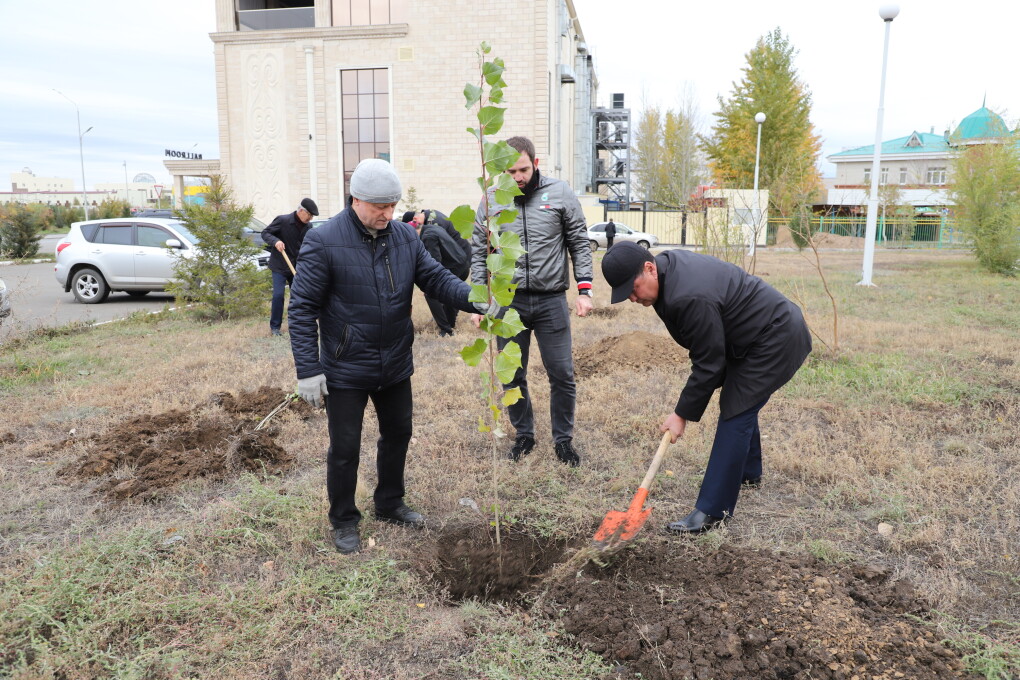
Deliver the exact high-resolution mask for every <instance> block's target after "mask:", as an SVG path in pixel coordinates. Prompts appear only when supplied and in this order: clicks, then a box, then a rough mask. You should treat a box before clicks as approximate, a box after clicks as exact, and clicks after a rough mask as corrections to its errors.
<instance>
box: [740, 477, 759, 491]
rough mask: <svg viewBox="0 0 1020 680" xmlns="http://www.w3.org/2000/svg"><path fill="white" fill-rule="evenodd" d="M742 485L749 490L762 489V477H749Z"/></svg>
mask: <svg viewBox="0 0 1020 680" xmlns="http://www.w3.org/2000/svg"><path fill="white" fill-rule="evenodd" d="M740 485H741V486H743V487H745V488H748V489H758V488H761V477H749V478H748V479H744V480H742V481H741V482H740Z"/></svg>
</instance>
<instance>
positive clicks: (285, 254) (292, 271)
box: [280, 250, 297, 275]
mask: <svg viewBox="0 0 1020 680" xmlns="http://www.w3.org/2000/svg"><path fill="white" fill-rule="evenodd" d="M280 254H281V255H283V261H284V262H286V263H287V266H288V267H290V273H291V274H292V275H296V274H297V272H296V271H294V265H292V264H291V263H290V258H289V257H287V251H286V250H281V251H280Z"/></svg>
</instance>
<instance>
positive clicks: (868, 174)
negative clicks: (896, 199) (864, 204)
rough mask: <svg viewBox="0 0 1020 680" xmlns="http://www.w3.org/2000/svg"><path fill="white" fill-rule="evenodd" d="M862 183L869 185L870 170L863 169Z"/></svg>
mask: <svg viewBox="0 0 1020 680" xmlns="http://www.w3.org/2000/svg"><path fill="white" fill-rule="evenodd" d="M864 183H865V184H871V168H864Z"/></svg>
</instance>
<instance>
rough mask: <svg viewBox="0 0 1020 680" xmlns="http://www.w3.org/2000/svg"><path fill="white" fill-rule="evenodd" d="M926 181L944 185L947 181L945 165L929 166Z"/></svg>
mask: <svg viewBox="0 0 1020 680" xmlns="http://www.w3.org/2000/svg"><path fill="white" fill-rule="evenodd" d="M925 182H927V183H928V184H935V185H942V184H945V183H946V168H945V166H942V167H937V168H928V172H927V174H926V175H925Z"/></svg>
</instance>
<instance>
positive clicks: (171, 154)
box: [163, 149, 202, 161]
mask: <svg viewBox="0 0 1020 680" xmlns="http://www.w3.org/2000/svg"><path fill="white" fill-rule="evenodd" d="M163 155H164V156H166V157H167V158H180V159H183V160H186V161H200V160H202V154H200V153H191V152H190V151H174V150H173V149H166V150H164V152H163Z"/></svg>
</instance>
